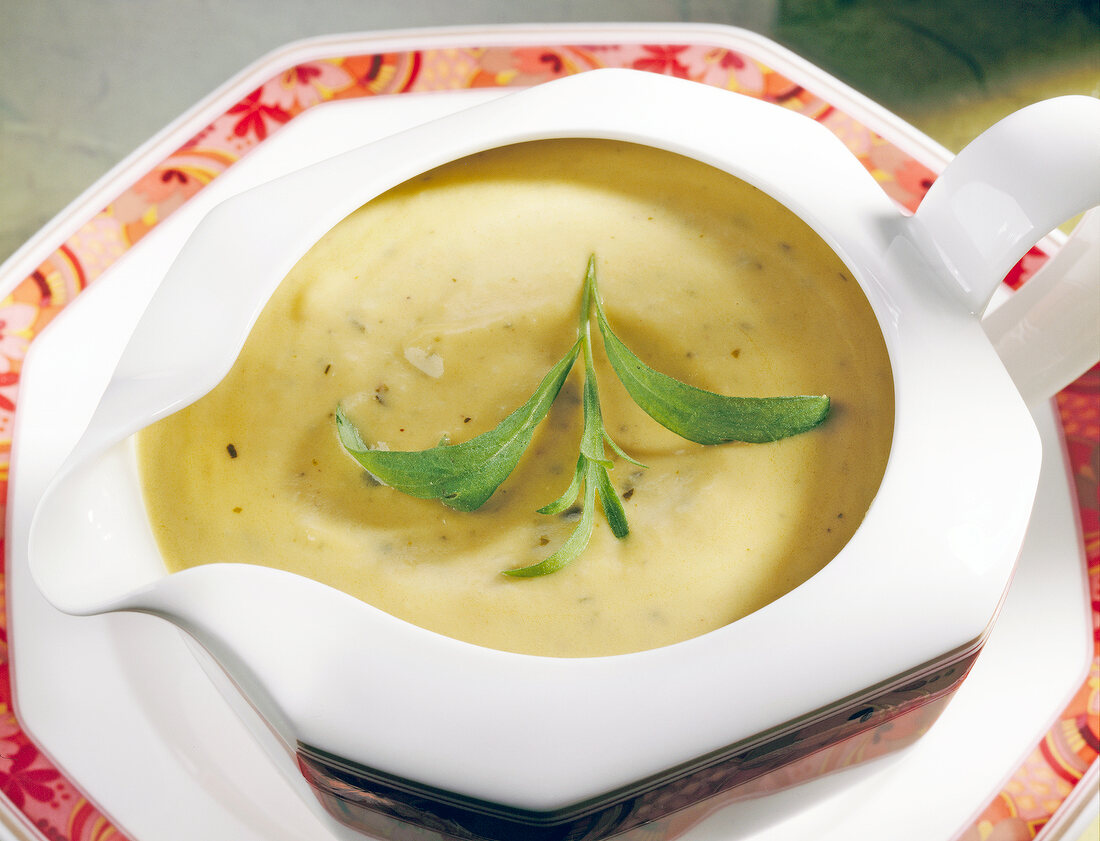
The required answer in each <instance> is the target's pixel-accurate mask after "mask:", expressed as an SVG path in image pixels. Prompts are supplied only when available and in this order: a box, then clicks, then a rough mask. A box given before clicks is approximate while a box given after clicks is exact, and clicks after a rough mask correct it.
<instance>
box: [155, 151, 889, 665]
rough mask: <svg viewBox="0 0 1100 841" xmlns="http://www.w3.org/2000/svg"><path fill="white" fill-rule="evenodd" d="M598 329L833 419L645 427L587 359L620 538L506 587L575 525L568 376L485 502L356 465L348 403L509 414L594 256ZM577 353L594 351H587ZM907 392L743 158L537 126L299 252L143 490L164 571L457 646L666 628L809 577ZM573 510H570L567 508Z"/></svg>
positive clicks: (586, 650)
mask: <svg viewBox="0 0 1100 841" xmlns="http://www.w3.org/2000/svg"><path fill="white" fill-rule="evenodd" d="M591 252H595V253H596V254H597V257H598V261H599V266H600V290H601V292H602V296H603V299H604V300H605V302H606V303H605V306H606V307H607V308H608V309H609V310H610V314H609V318H611V319H613V320H614V322H615V324H617V325H621V330H620V332H621V333H622V335H623V338H624V341H626V342H627V344H628V345H631V346H633V347H634V348H636V349H637V350H638V352H639V353H640V354H641V356H642V357H644V358H645V359H646V361H647V362H648V363H649V364H651V365H653V366H654V367H656V368H658V369H659V370H661V371H663V372H666V373H670V374H673V375H675V376H677V377H679V378H681V379H683V380H686V381H688V382H690V383H692V384H694V385H696V386H698V387H703V388H707V389H709V390H712V391H718V392H725V393H735V394H738V395H744V396H772V395H781V394H804V393H826V394H828V395H829V396H830V398H831V401H832V411H831V414H830V416H829V419H828V421H827V422H826V423H825V425H824V426H821V427H819V428H817V429H815V430H813V431H812V432H810V433H806V434H804V435H802V436H798V437H796V438H789V439H786V440H783V441H778V442H774V443H771V444H766V445H765V444H728V445H722V446H702V445H699V444H693V443H691V442H688V441H685V440H684V439H682V438H679V437H677V436H676V435H674V434H673V433H671V432H669V431H667V430H665V429H664V428H663V427H661V426H659V425H658V424H657V423H656V422H654V421H653V420H652V419H650V418H649V417H648V416H646V415H645V414H644V413H643V412H642V411H641V409H639V408H638V407H637V405H635V404H634V403H633V402H632V401H631V400H630V398H629V396H628V395H627V393H626V390H625V389H624V388H622V386H621V385H620V383H619V382H618V381H617V380H616V378H615V376H614V374H613V372H612V371H611V370H610V368H609V367H607V366H606V365H605V364H604V356H603V355H602V354H600V353H598V352H597V353H596V354H595V356H596V359H597V365H598V366H599V373H598V376H599V381H600V392H601V402H602V405H603V416H604V421H605V424H606V428H607V429H608V430H609V431H610V432H611V434H612V435H613V437H614V438H615V440H616V441H617V443H619V444H620V445H621V446H622V447H623V448H624V449H625V450H626V452H628V453H629V454H630V455H631V456H633V457H634V458H636V459H638V460H640V461H642V462H644V463H645V465H647V469H641V468H639V467H637V466H635V465H632V464H631V463H629V462H627V461H623V460H618V461H617V462H616V466H615V468H614V469H613V470H612V471H611V478H612V482H613V484H614V485H615V486H616V491H617V492H618V494H620V496H621V497H623V498H624V499H623V505H624V507H625V509H626V513H627V519H628V521H629V523H630V527H631V533H630V535H629V536H628V537H627V538H626V539H625V540H616V539H615V538H614V537H613V536H612V535H611V533H610V530H609V529H608V528H606V524H605V523H600V524H599V525H597V528H596V532H595V534H594V536H593V539H592V542H591V544H590V545H589V548H588V550H587V551H586V552H585V553H584V555H583V557H582V558H581V559H580V560H578V561H577V562H575V563H573V564H571V565H569V566H568V567H567V568H565V569H564V570H562V571H560V572H558V573H555V574H554V575H552V576H546V577H544V578H540V579H537V580H518V581H517V580H509V579H506V578H502V576H501V575H500V570H501V569H504V568H508V567H514V566H517V565H524V564H531V563H535V562H537V561H538V560H540V559H541V558H542V557H544V556H546V555H548V554H549V553H550V552H551V551H552V550H553V549H554V548H556V547H557V546H559V545H560V544H561V543H562V542H563V540H564V539H565V538H566V536H567V535H568V534H569V533H570V531H571V530H572V528H573V527H574V521H575V520H576V518H577V516H576V514H575V512H567V515H566V516H557V517H548V516H546V515H542V514H539V513H536V510H537V509H538V508H540V507H542V506H543V505H545V504H546V503H547V502H549V501H551V500H553V499H554V498H555V497H557V496H558V495H559V494H560V493H561V492H562V491H563V490H564V488H565V486H566V485H567V484H568V483H569V478H570V477H571V476H572V473H573V465H574V463H575V461H576V458H577V456H576V453H577V446H578V440H579V438H580V431H581V430H580V426H581V420H582V413H581V411H580V408H579V405H580V375H581V374H582V373H583V371H581V370H575V371H574V372H573V374H572V375H571V378H570V380H569V381H568V382H567V384H566V386H565V388H564V390H563V392H562V394H561V395H560V396H559V399H558V400H557V402H556V403H555V406H554V409H553V410H552V411H551V414H550V415H549V417H548V418H546V420H545V421H544V422H543V423H542V424H541V425H540V427H539V428H538V430H537V432H536V435H535V438H534V439H533V441H532V443H531V445H530V447H529V449H528V452H527V455H526V456H525V458H524V459H523V460H522V461H521V463H520V466H519V469H518V470H517V471H516V472H515V473H513V474H512V476H511V478H510V479H509V480H508V481H506V482H505V484H504V485H503V486H502V487H501V488H500V489H499V490H498V491H497V493H496V494H495V495H494V496H493V497H492V499H491V500H490V501H489V503H488V504H487V505H485V506H483V507H482V508H480V509H479V510H477V511H473V512H462V511H455V510H452V509H451V508H447V507H444V506H443V505H442V504H440V503H439V502H436V501H434V500H423V499H414V498H412V497H409V496H406V495H404V494H402V493H400V492H399V491H397V490H394V489H393V488H389V487H385V486H381V485H378V484H372V483H370V482H367V481H364V477H363V474H362V468H360V467H359V466H358V465H357V464H356V463H355V462H354V461H353V460H351V459H350V458H348V456H347V455H346V454H344V453H343V452H342V450H341V448H340V445H339V442H338V440H337V438H336V435H335V432H334V429H333V422H332V414H333V410H334V408H335V407H336V405H337V404H338V403H340V402H343V404H344V407H345V409H346V410H347V411H348V413H349V415H350V416H351V417H352V418H353V419H354V420H355V421H356V422H357V425H358V426H359V427H360V428H361V429H363V430H364V431H365V433H369V435H370V436H371V437H372V439H373V440H376V441H379V442H382V443H383V446H386V447H388V448H390V449H403V450H408V449H421V448H426V447H431V446H433V445H434V444H435V443H437V442H438V441H439V440H440V438H441V437H445V438H447V439H448V440H450V441H451V442H454V443H457V442H460V441H464V440H467V439H469V438H471V437H473V436H474V435H477V434H479V433H481V432H484V431H486V430H488V429H490V428H492V427H493V426H495V425H496V424H497V423H498V422H499V421H500V420H501V419H502V418H503V417H504V416H505V415H506V414H507V413H508V412H510V411H511V410H512V409H513V408H514V407H516V406H518V405H520V404H521V403H523V401H524V400H525V399H526V397H527V395H529V394H531V392H532V391H533V390H534V388H535V386H536V385H537V384H538V381H539V379H540V378H541V377H542V376H543V374H544V373H545V371H546V370H547V368H548V367H549V366H550V365H552V364H553V363H554V362H555V361H556V360H557V359H558V358H559V357H561V356H562V355H563V354H564V353H565V351H566V350H568V349H569V347H570V345H571V344H572V343H573V341H574V340H575V338H576V312H577V305H578V304H577V302H578V299H579V292H580V285H581V284H580V280H581V278H582V276H583V269H584V265H585V260H586V255H587V254H589V253H591ZM574 367H575V368H578V369H580V368H582V367H583V366H574ZM892 401H893V384H892V378H891V374H890V368H889V360H888V358H887V353H886V347H885V344H884V343H883V340H882V337H881V334H880V332H879V329H878V324H877V321H876V319H875V316H874V313H873V312H872V310H871V308H870V305H869V304H868V303H867V300H866V297H865V296H864V295H863V293H862V291H861V290H860V287H859V284H858V283H856V282H855V281H854V280H853V279H852V277H851V274H850V272H849V271H848V270H847V269H846V268H845V266H844V265H843V263H841V261H840V260H839V259H838V258H837V257H836V256H835V255H834V254H833V253H832V252H831V250H830V249H829V248H828V247H827V246H826V245H825V244H824V243H823V242H822V241H821V240H820V238H819V237H818V236H817V235H815V234H814V233H813V231H811V230H810V228H809V227H808V226H806V225H805V223H803V222H801V221H800V220H799V219H797V218H796V217H795V216H794V215H793V214H792V213H791V212H790V211H788V210H787V209H786V208H784V207H783V206H782V205H780V204H779V203H778V202H776V201H775V200H774V199H771V198H769V197H767V196H765V195H764V194H763V193H761V192H760V191H758V190H756V189H755V188H753V187H750V186H749V185H747V184H745V183H744V182H742V181H740V180H739V179H736V178H734V177H733V176H731V175H728V174H726V173H723V172H721V171H718V170H715V169H713V168H711V167H708V166H705V165H703V164H701V163H699V162H697V161H693V160H690V159H688V158H684V157H681V156H678V155H673V154H671V153H668V152H663V151H660V150H656V149H652V148H648V147H643V146H638V145H633V144H624V143H612V142H609V141H601V140H561V141H542V142H537V143H529V144H522V145H518V146H511V147H507V148H504V149H498V150H495V151H492V152H488V153H483V154H481V155H478V156H475V157H473V158H467V159H463V160H461V161H458V162H455V163H453V164H450V165H447V166H445V167H443V168H441V169H438V170H436V171H434V172H432V173H430V174H428V175H425V176H423V177H419V178H416V179H414V180H412V181H410V182H408V183H406V184H404V185H401V186H400V187H398V188H396V189H395V190H392V191H390V192H388V193H387V194H385V195H384V196H381V197H379V198H377V199H375V200H373V201H372V202H370V203H369V204H367V205H366V206H365V207H363V208H362V209H361V210H359V211H357V212H356V213H354V214H352V215H351V216H350V217H348V218H347V219H346V220H344V221H343V222H341V223H340V224H339V225H338V226H337V227H336V228H335V229H333V230H332V231H331V232H330V233H329V234H327V235H326V236H325V237H324V238H323V239H322V240H321V241H320V242H318V243H317V245H316V246H314V248H312V249H311V250H310V252H309V253H308V254H307V255H306V256H305V257H304V258H303V259H302V260H301V261H300V262H299V263H298V265H297V266H296V267H295V268H294V270H293V271H292V272H291V274H290V275H289V277H288V278H287V279H286V280H285V281H284V283H283V284H282V285H281V286H280V288H279V290H278V291H277V292H276V294H275V296H274V297H273V298H272V300H271V301H270V303H269V304H268V305H267V308H266V309H265V311H264V313H263V315H262V316H261V318H260V319H259V321H258V322H257V324H256V325H255V327H254V328H253V330H252V333H251V335H250V337H249V339H248V342H247V343H246V344H245V346H244V349H243V351H242V353H241V355H240V357H239V358H238V360H237V362H236V363H235V365H234V367H233V370H232V371H231V372H230V373H229V375H228V376H227V377H226V378H225V379H224V380H223V381H222V382H221V384H219V385H218V387H217V388H215V389H214V390H213V391H212V392H211V393H210V394H208V395H206V396H204V397H203V398H201V399H200V400H199V401H197V402H196V403H194V404H192V405H191V406H189V407H188V408H186V409H184V410H183V411H181V412H179V413H177V414H175V415H173V416H172V417H169V418H167V419H165V420H162V421H160V422H159V423H157V424H156V425H154V426H152V427H149V428H148V429H146V430H145V431H144V432H143V433H142V434H141V441H140V453H141V465H142V474H143V481H144V486H145V492H146V499H147V502H148V505H149V507H150V513H151V519H152V521H153V523H155V524H156V529H157V536H158V541H159V544H160V546H161V549H162V551H163V553H164V556H165V559H166V561H167V563H168V565H169V567H170V568H172V569H182V568H186V567H189V566H193V565H196V564H202V563H211V562H217V561H238V562H247V563H256V564H266V565H270V566H275V567H278V568H281V569H286V570H290V571H293V572H296V573H299V574H302V575H307V576H310V577H312V578H315V579H317V580H318V581H322V582H324V583H327V584H330V585H332V586H334V587H338V588H340V589H342V590H344V591H346V592H348V593H351V594H352V595H355V596H357V597H358V598H360V599H363V600H364V601H366V602H369V603H370V604H373V605H375V606H377V607H379V608H381V609H383V610H385V611H387V612H389V613H391V614H393V615H395V616H398V617H401V618H403V619H406V620H408V621H410V622H414V623H416V624H417V625H420V626H422V627H424V628H428V629H430V630H433V631H437V632H439V633H442V634H447V635H449V636H453V637H456V638H458V639H462V640H465V641H468V642H473V643H477V644H481V645H487V646H492V647H494V648H500V649H505V650H509V651H518V652H522V653H529V654H544V655H552V656H588V655H604V654H618V653H623V652H627V651H636V650H640V649H645V648H653V647H656V646H660V645H666V644H669V643H673V642H678V641H680V640H683V639H687V638H690V637H693V636H696V635H698V634H700V633H705V632H707V631H710V630H713V629H715V628H718V627H721V626H722V625H725V624H727V623H729V622H732V621H734V620H736V619H738V618H740V617H742V616H744V615H746V614H748V613H750V612H752V611H754V610H756V609H758V608H760V607H761V606H763V605H764V604H767V603H768V602H770V601H772V600H773V599H775V598H778V597H779V596H781V595H782V594H783V593H785V592H788V591H789V590H790V589H792V588H793V587H795V586H797V585H799V584H801V583H802V582H803V581H805V580H806V579H807V578H809V577H810V576H811V575H813V574H815V573H816V572H817V571H818V570H820V569H821V567H822V566H824V565H825V564H826V563H827V562H828V561H829V560H830V559H831V558H832V557H833V556H834V555H835V554H836V553H837V552H838V551H839V550H840V548H841V547H843V546H844V544H845V543H846V542H847V541H848V539H849V538H850V537H851V535H852V533H853V532H854V531H855V529H856V527H857V526H858V525H859V523H860V521H861V520H862V518H863V514H864V512H865V511H866V510H867V507H868V505H869V504H870V501H871V498H872V497H873V495H874V493H875V491H876V490H877V488H878V484H879V482H880V480H881V478H882V473H883V470H884V469H885V464H886V457H887V453H888V450H889V443H890V434H891V430H892V424H893V402H892ZM569 514H572V516H569Z"/></svg>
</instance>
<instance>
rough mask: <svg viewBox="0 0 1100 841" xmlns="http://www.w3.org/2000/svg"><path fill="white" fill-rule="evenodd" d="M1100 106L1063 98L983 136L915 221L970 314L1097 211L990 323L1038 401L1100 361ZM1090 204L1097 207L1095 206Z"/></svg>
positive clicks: (1028, 394) (1013, 370) (950, 169)
mask: <svg viewBox="0 0 1100 841" xmlns="http://www.w3.org/2000/svg"><path fill="white" fill-rule="evenodd" d="M1097 205H1100V100H1098V99H1096V98H1094V97H1090V96H1063V97H1057V98H1055V99H1048V100H1045V101H1043V102H1038V103H1036V104H1034V105H1031V106H1028V107H1027V108H1023V109H1021V110H1019V111H1017V112H1015V113H1013V114H1010V115H1009V116H1008V117H1006V118H1004V119H1003V120H1001V121H1000V122H998V123H996V124H995V125H994V126H992V127H991V128H989V129H988V130H987V131H985V132H984V133H983V134H981V135H979V136H978V137H977V138H976V139H975V140H974V141H973V142H971V143H970V144H969V145H968V146H967V147H966V148H965V149H963V150H962V151H961V152H960V153H959V154H958V155H957V156H956V157H955V159H954V160H953V161H952V162H951V163H950V164H948V166H947V167H946V168H945V169H944V171H943V173H942V174H941V175H940V177H939V178H938V179H937V180H936V182H935V183H934V184H933V185H932V188H931V189H930V190H929V191H928V195H926V196H925V198H924V201H923V202H922V203H921V205H920V207H919V208H918V210H917V213H916V219H915V221H916V222H917V224H918V226H919V228H920V229H921V232H922V234H923V235H924V237H926V241H930V242H931V243H932V247H933V249H934V250H935V251H936V252H937V255H936V256H938V257H939V259H940V260H942V262H943V263H944V264H945V265H946V267H947V269H948V271H949V273H950V274H951V275H952V276H953V277H954V279H955V282H956V283H957V285H958V290H959V291H960V292H961V294H962V296H963V298H964V299H965V301H966V304H967V306H968V307H969V308H970V310H971V312H975V313H979V314H980V313H983V312H985V310H986V308H987V307H988V305H989V302H990V299H991V298H992V296H993V293H994V291H995V290H996V289H997V287H998V286H999V285H1000V283H1001V280H1002V279H1003V278H1004V276H1005V275H1006V274H1007V273H1008V272H1009V270H1010V269H1011V268H1012V267H1013V266H1014V265H1015V264H1016V263H1017V261H1019V260H1020V259H1021V258H1022V257H1023V256H1024V255H1025V254H1026V253H1027V252H1028V250H1029V249H1030V248H1031V247H1032V246H1034V245H1035V244H1036V243H1037V242H1038V241H1039V240H1040V239H1041V238H1042V237H1043V236H1045V235H1046V234H1047V233H1049V232H1050V231H1052V230H1054V228H1056V227H1057V226H1058V225H1060V224H1062V223H1063V222H1065V221H1066V220H1067V219H1070V218H1072V217H1073V216H1075V215H1077V214H1079V213H1082V212H1083V211H1088V212H1087V213H1086V214H1085V216H1084V218H1083V219H1082V220H1081V221H1080V222H1079V223H1078V225H1077V227H1076V228H1075V229H1074V231H1073V233H1072V234H1071V236H1070V237H1069V239H1068V240H1067V241H1066V242H1065V244H1064V245H1063V246H1062V248H1061V249H1060V250H1059V251H1058V252H1057V253H1056V254H1055V255H1054V256H1053V257H1052V258H1051V259H1050V261H1048V263H1047V264H1046V265H1045V266H1044V267H1043V268H1042V269H1040V270H1039V271H1038V272H1037V273H1036V274H1035V276H1034V277H1033V278H1031V280H1029V281H1028V283H1027V284H1025V285H1024V286H1023V287H1022V288H1021V289H1020V291H1018V292H1016V293H1015V294H1013V295H1012V296H1011V297H1009V299H1008V300H1007V301H1006V302H1004V303H1003V304H1001V305H1000V306H998V307H995V308H994V309H992V311H991V312H989V313H988V314H987V315H986V317H985V318H984V320H983V327H984V328H985V330H986V333H987V335H988V336H989V337H990V340H991V341H992V342H993V344H994V346H995V347H996V349H997V352H998V354H999V355H1000V356H1001V359H1002V361H1003V362H1004V364H1005V367H1006V369H1007V370H1008V372H1009V374H1010V375H1011V377H1012V379H1013V382H1014V383H1015V384H1016V387H1017V388H1018V389H1019V390H1020V393H1021V395H1022V396H1023V398H1024V400H1025V401H1026V402H1027V403H1028V404H1033V403H1036V402H1037V401H1041V400H1046V399H1049V398H1050V397H1053V396H1054V395H1055V394H1056V393H1057V392H1058V391H1059V390H1060V389H1062V388H1063V387H1065V386H1066V385H1068V384H1069V383H1070V382H1072V381H1073V380H1075V379H1076V378H1077V377H1079V376H1080V375H1081V374H1083V373H1084V372H1085V371H1087V370H1088V369H1089V368H1091V367H1092V366H1093V365H1095V364H1096V363H1097V362H1098V361H1100V208H1097ZM1090 208H1093V209H1092V210H1090Z"/></svg>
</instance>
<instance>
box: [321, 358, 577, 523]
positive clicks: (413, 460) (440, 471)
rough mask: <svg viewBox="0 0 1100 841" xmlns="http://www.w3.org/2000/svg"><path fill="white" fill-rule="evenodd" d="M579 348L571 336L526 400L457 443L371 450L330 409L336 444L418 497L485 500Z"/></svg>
mask: <svg viewBox="0 0 1100 841" xmlns="http://www.w3.org/2000/svg"><path fill="white" fill-rule="evenodd" d="M580 350H581V343H580V341H577V342H576V343H575V344H574V345H573V347H572V348H571V349H570V350H569V352H568V353H567V354H566V355H565V356H564V357H563V358H562V359H561V361H560V362H558V363H557V364H556V365H555V366H554V367H553V368H551V369H550V371H549V373H547V375H546V376H545V377H544V378H543V380H542V382H541V383H540V384H539V387H538V388H537V389H536V390H535V393H534V394H532V395H531V397H530V399H529V400H528V401H527V402H526V403H524V404H523V405H522V406H520V407H519V408H518V409H516V410H515V411H514V412H512V414H510V415H508V417H506V418H505V419H504V420H502V421H501V422H500V423H499V424H498V425H497V426H496V428H494V429H491V430H489V431H488V432H484V433H482V434H481V435H478V436H477V437H476V438H471V439H470V440H469V441H464V442H462V443H461V444H453V445H447V444H441V445H439V446H436V447H432V448H431V449H429V450H416V451H401V450H380V449H371V448H370V447H368V446H367V444H366V443H365V442H364V441H363V437H362V435H361V434H360V433H359V430H358V429H356V427H355V425H354V424H353V423H352V422H351V421H350V420H349V419H348V417H347V415H345V414H344V412H343V410H342V409H341V408H337V410H336V429H337V432H338V434H339V436H340V443H341V444H342V445H343V446H344V449H345V450H347V451H348V452H349V453H350V454H351V455H352V456H353V457H354V458H355V460H356V461H358V462H359V464H361V465H362V466H363V468H364V469H365V470H366V471H367V472H368V473H370V474H371V475H372V476H374V478H376V479H377V480H378V481H379V482H381V483H382V484H383V485H389V486H390V487H391V488H395V489H396V490H399V491H401V492H402V493H406V494H408V495H409V496H415V497H419V498H420V499H438V500H439V501H440V502H442V503H443V504H444V505H447V506H450V507H451V508H454V509H456V510H458V511H473V510H475V509H477V508H480V507H481V506H482V505H484V504H485V502H486V500H488V499H489V497H491V496H492V495H493V492H494V491H496V489H497V488H498V487H500V484H501V483H502V482H503V481H504V480H505V479H507V478H508V476H509V474H511V472H512V470H513V469H514V468H515V466H516V463H517V462H518V461H519V459H520V456H522V455H523V451H524V450H526V449H527V445H528V444H530V443H531V436H532V435H534V432H535V427H536V426H538V424H539V422H540V421H542V419H543V418H544V417H546V413H547V412H549V411H550V406H551V405H552V404H553V402H554V399H555V398H556V397H557V396H558V392H559V391H561V387H562V385H563V384H564V383H565V379H566V377H567V376H568V375H569V371H570V370H571V369H572V367H573V363H574V362H575V361H576V359H577V356H578V354H579V353H580Z"/></svg>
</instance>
